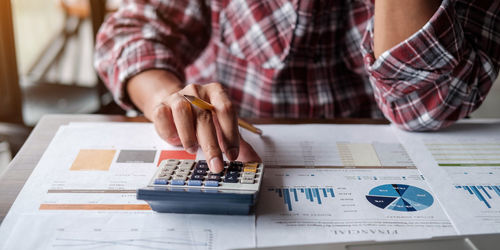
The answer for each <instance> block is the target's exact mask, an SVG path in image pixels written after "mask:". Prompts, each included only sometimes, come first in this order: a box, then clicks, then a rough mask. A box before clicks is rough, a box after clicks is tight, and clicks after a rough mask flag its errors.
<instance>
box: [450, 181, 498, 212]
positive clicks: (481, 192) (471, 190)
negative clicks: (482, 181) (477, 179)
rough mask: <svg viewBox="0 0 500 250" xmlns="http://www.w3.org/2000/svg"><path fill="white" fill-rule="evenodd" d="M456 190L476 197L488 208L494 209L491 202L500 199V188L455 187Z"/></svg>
mask: <svg viewBox="0 0 500 250" xmlns="http://www.w3.org/2000/svg"><path fill="white" fill-rule="evenodd" d="M455 188H457V189H461V190H464V191H465V192H467V193H468V194H469V195H472V196H475V197H476V198H477V199H478V200H479V201H480V202H482V203H483V204H484V205H485V206H486V207H487V208H492V205H491V200H493V199H500V186H489V185H488V186H455Z"/></svg>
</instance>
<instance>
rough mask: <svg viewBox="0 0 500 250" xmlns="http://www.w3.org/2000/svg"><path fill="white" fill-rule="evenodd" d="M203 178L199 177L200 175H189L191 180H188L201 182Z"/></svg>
mask: <svg viewBox="0 0 500 250" xmlns="http://www.w3.org/2000/svg"><path fill="white" fill-rule="evenodd" d="M203 177H204V176H203V175H200V174H193V175H191V178H190V179H191V180H200V181H201V180H203Z"/></svg>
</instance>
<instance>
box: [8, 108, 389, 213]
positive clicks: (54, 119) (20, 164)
mask: <svg viewBox="0 0 500 250" xmlns="http://www.w3.org/2000/svg"><path fill="white" fill-rule="evenodd" d="M249 121H250V122H252V123H255V124H300V123H302V124H304V123H331V124H388V122H387V121H386V120H372V119H344V118H342V119H333V120H332V119H330V120H325V119H250V120H249ZM70 122H147V120H146V119H145V118H144V117H125V116H118V115H46V116H44V117H43V118H42V119H41V120H40V121H39V122H38V124H37V125H36V127H35V128H34V129H33V131H32V133H31V135H30V136H29V137H28V139H27V140H26V142H25V143H24V145H23V147H22V148H21V150H20V151H19V153H18V154H17V155H16V156H15V158H14V159H13V160H12V162H11V163H10V165H9V167H8V168H9V169H8V170H7V172H6V173H5V174H4V175H3V176H1V177H0V222H1V221H3V219H4V218H5V216H6V215H7V212H8V211H9V209H10V207H11V206H12V204H13V203H14V201H15V199H16V197H17V195H18V194H19V192H20V191H21V189H22V187H23V186H24V183H25V182H26V181H27V180H28V177H29V176H30V174H31V172H32V171H33V169H34V168H35V166H36V165H37V164H38V161H39V160H40V158H41V157H42V155H43V153H44V152H45V149H47V147H48V146H49V143H50V141H51V140H52V138H53V137H54V135H55V133H56V132H57V130H58V128H59V126H61V125H64V124H68V123H70Z"/></svg>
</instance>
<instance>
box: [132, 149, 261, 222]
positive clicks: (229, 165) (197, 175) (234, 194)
mask: <svg viewBox="0 0 500 250" xmlns="http://www.w3.org/2000/svg"><path fill="white" fill-rule="evenodd" d="M224 166H225V167H224V170H223V171H222V172H221V173H218V174H215V173H211V172H210V170H209V169H208V164H207V163H206V161H204V160H199V161H193V160H181V159H168V160H163V161H162V162H160V164H159V166H158V170H157V171H156V173H155V174H154V175H153V178H152V179H151V181H150V183H149V185H148V186H147V187H144V188H141V189H139V190H137V199H139V200H144V201H146V202H148V203H149V205H150V206H151V208H152V209H153V210H154V211H156V212H166V213H200V214H249V213H250V212H252V211H253V208H254V207H255V204H256V201H257V195H258V192H259V189H260V185H261V182H262V174H263V171H264V165H263V164H262V163H253V162H252V163H243V162H239V161H232V162H225V163H224Z"/></svg>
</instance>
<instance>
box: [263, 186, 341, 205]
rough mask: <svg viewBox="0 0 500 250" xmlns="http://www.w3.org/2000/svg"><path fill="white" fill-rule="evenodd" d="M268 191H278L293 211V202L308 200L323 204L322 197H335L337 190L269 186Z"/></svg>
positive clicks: (329, 188) (277, 193) (330, 188)
mask: <svg viewBox="0 0 500 250" xmlns="http://www.w3.org/2000/svg"><path fill="white" fill-rule="evenodd" d="M267 191H269V192H274V193H276V195H278V197H280V198H281V199H282V200H283V202H284V203H285V204H286V205H287V207H288V211H293V205H292V203H300V202H307V201H308V202H312V203H315V204H317V205H322V204H323V201H322V199H333V198H335V192H334V191H333V188H332V187H325V188H318V187H309V188H307V187H306V188H302V187H301V188H269V189H267ZM299 197H300V198H299Z"/></svg>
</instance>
